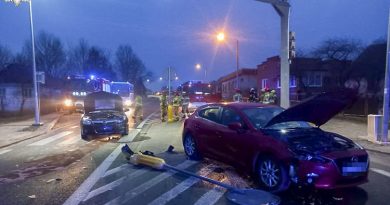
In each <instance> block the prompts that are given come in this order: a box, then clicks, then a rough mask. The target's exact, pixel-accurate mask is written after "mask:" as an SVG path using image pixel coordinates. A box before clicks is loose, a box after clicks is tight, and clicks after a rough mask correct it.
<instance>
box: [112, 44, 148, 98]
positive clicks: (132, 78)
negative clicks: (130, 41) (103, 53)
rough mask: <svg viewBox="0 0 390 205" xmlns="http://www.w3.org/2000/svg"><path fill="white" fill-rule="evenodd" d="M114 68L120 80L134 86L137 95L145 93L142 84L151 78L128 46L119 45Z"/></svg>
mask: <svg viewBox="0 0 390 205" xmlns="http://www.w3.org/2000/svg"><path fill="white" fill-rule="evenodd" d="M115 68H116V72H117V73H118V76H121V78H122V79H121V80H124V81H129V82H131V83H133V84H134V87H135V88H134V89H135V91H136V92H137V93H139V94H141V95H143V94H144V93H145V91H146V87H145V85H144V82H145V80H146V79H147V78H150V77H151V76H152V73H151V72H149V71H147V70H146V67H145V65H144V63H143V62H142V60H141V59H140V58H139V57H138V56H137V55H136V54H135V53H134V51H133V49H132V48H131V46H130V45H121V46H119V47H118V49H117V51H116V61H115Z"/></svg>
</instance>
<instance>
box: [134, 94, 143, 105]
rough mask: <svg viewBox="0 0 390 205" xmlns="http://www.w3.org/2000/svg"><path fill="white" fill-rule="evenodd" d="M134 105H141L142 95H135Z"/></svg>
mask: <svg viewBox="0 0 390 205" xmlns="http://www.w3.org/2000/svg"><path fill="white" fill-rule="evenodd" d="M135 106H142V97H141V96H139V95H137V97H135Z"/></svg>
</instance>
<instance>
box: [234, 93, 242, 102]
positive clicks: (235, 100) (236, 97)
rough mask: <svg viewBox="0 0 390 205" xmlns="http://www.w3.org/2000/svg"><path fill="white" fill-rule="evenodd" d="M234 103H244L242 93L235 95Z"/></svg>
mask: <svg viewBox="0 0 390 205" xmlns="http://www.w3.org/2000/svg"><path fill="white" fill-rule="evenodd" d="M233 101H234V102H241V101H242V95H241V94H240V93H236V94H234V95H233Z"/></svg>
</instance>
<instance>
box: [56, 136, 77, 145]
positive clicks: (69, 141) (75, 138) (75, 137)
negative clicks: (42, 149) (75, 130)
mask: <svg viewBox="0 0 390 205" xmlns="http://www.w3.org/2000/svg"><path fill="white" fill-rule="evenodd" d="M80 140H81V138H80V137H78V136H73V137H72V138H69V139H67V140H65V141H63V142H61V143H59V145H70V144H75V143H76V142H78V141H80Z"/></svg>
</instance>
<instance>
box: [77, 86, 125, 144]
mask: <svg viewBox="0 0 390 205" xmlns="http://www.w3.org/2000/svg"><path fill="white" fill-rule="evenodd" d="M84 110H85V112H84V115H83V116H82V118H81V121H80V127H81V137H82V138H83V139H88V136H99V135H109V134H121V135H127V134H128V132H129V126H128V118H127V116H126V114H125V112H124V111H123V102H122V98H121V97H120V96H119V95H117V94H113V93H108V92H104V91H100V92H95V93H91V94H89V95H87V96H86V98H85V100H84Z"/></svg>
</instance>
